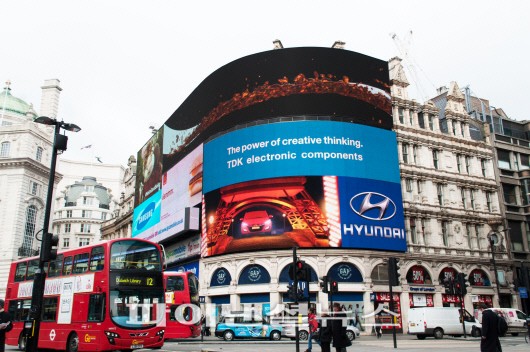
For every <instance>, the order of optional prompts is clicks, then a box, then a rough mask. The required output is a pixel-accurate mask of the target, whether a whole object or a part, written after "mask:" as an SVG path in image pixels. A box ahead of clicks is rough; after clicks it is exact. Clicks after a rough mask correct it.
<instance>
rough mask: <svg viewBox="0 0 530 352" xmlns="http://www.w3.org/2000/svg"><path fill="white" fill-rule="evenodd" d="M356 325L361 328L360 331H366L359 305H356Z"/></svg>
mask: <svg viewBox="0 0 530 352" xmlns="http://www.w3.org/2000/svg"><path fill="white" fill-rule="evenodd" d="M355 325H356V326H357V327H358V328H359V330H361V331H364V329H363V326H362V324H361V309H360V308H359V304H356V305H355Z"/></svg>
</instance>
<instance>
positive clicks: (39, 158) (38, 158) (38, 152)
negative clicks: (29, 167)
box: [35, 147, 43, 161]
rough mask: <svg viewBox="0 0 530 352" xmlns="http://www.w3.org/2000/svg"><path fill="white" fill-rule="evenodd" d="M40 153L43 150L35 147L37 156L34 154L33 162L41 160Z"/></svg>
mask: <svg viewBox="0 0 530 352" xmlns="http://www.w3.org/2000/svg"><path fill="white" fill-rule="evenodd" d="M42 151H43V149H42V148H41V147H37V154H35V160H37V161H41V160H42Z"/></svg>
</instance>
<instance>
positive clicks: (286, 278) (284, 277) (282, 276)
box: [278, 263, 318, 282]
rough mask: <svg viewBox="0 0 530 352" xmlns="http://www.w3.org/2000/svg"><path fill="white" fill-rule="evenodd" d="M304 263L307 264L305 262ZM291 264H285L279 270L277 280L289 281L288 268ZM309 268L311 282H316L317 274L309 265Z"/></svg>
mask: <svg viewBox="0 0 530 352" xmlns="http://www.w3.org/2000/svg"><path fill="white" fill-rule="evenodd" d="M306 265H308V264H307V263H306ZM290 267H291V264H289V265H286V266H285V267H284V268H283V269H282V271H281V272H280V277H279V278H278V281H279V282H289V281H290V280H291V278H290V277H289V268H290ZM309 270H310V271H311V282H318V275H317V273H316V271H315V270H314V269H313V268H312V267H311V266H310V265H309Z"/></svg>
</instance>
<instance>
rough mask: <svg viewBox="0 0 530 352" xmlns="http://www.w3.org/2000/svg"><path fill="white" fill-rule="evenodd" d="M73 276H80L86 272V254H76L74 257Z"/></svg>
mask: <svg viewBox="0 0 530 352" xmlns="http://www.w3.org/2000/svg"><path fill="white" fill-rule="evenodd" d="M73 271H74V274H82V273H84V272H85V271H88V253H81V254H77V255H76V256H75V257H74V270H73Z"/></svg>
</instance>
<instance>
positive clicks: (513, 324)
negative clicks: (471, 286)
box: [488, 308, 528, 336]
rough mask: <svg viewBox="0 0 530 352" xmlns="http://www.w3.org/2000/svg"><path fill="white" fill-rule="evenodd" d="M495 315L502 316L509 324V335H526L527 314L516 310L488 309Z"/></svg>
mask: <svg viewBox="0 0 530 352" xmlns="http://www.w3.org/2000/svg"><path fill="white" fill-rule="evenodd" d="M488 309H489V310H492V311H494V312H495V313H497V314H499V315H502V316H503V317H504V319H506V322H507V323H508V332H507V334H512V336H517V335H519V333H526V332H527V331H528V330H527V328H526V314H524V313H523V312H521V311H520V310H519V309H515V308H488Z"/></svg>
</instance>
